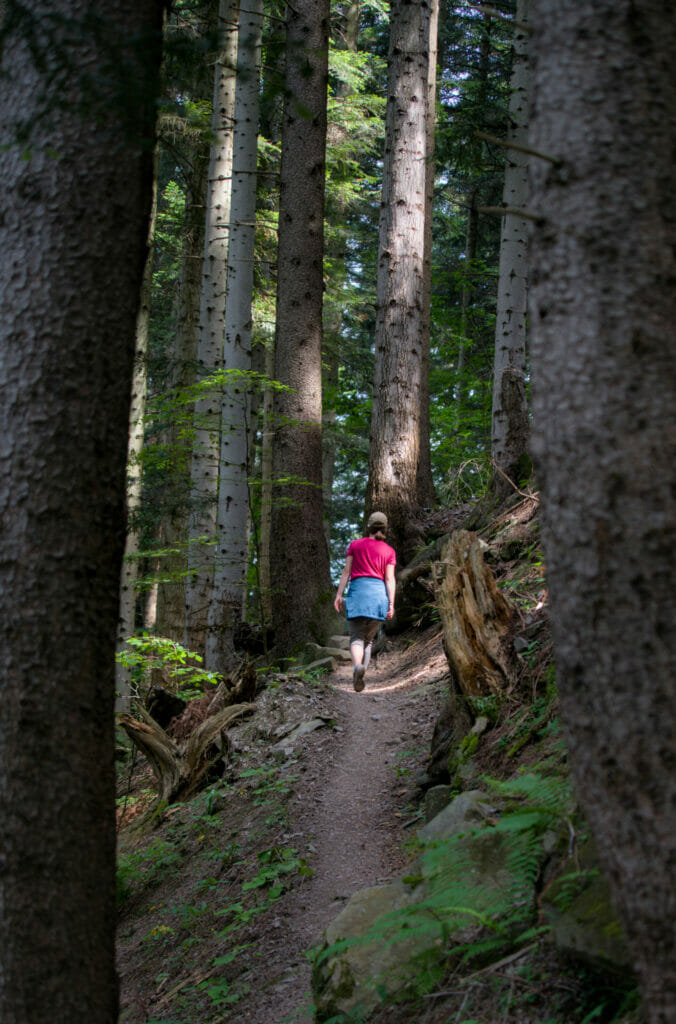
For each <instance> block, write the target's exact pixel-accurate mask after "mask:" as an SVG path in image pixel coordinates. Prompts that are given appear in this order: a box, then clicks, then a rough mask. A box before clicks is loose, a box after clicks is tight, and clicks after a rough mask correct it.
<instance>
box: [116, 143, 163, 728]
mask: <svg viewBox="0 0 676 1024" xmlns="http://www.w3.org/2000/svg"><path fill="white" fill-rule="evenodd" d="M157 167H158V151H157V148H156V149H155V159H154V162H153V186H152V198H151V207H150V218H149V222H148V242H147V255H146V264H145V268H144V271H143V281H142V282H141V305H140V308H139V311H138V315H137V317H136V347H135V350H134V370H133V376H132V386H131V407H130V410H129V441H128V445H127V536H126V539H125V543H124V558H123V560H122V570H121V572H120V614H119V618H118V623H117V652H118V654H119V653H120V652H121V651H122V650H123V649H124V645H125V642H126V640H127V638H128V637H130V636H133V634H134V629H135V626H136V586H135V585H136V580H137V579H138V553H139V551H140V541H141V531H140V529H139V528H138V525H136V524H134V523H133V517H134V515H135V514H136V513H137V512H138V510H139V508H140V506H141V491H142V485H143V477H142V473H141V463H140V456H141V452H142V451H143V440H144V434H145V423H144V417H145V411H146V398H147V395H148V340H149V331H150V302H151V295H152V286H153V262H154V261H153V245H154V241H155V223H156V219H157ZM130 518H131V520H132V524H131V526H130V524H129V519H130ZM130 679H131V673H130V670H129V669H127V668H125V667H124V666H123V665H119V664H117V665H116V666H115V690H116V694H117V699H116V702H115V710H116V711H128V710H129V698H130Z"/></svg>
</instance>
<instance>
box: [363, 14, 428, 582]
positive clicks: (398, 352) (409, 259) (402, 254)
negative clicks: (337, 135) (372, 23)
mask: <svg viewBox="0 0 676 1024" xmlns="http://www.w3.org/2000/svg"><path fill="white" fill-rule="evenodd" d="M429 43H430V3H429V2H428V0H422V2H421V3H418V4H415V3H409V2H407V0H394V2H393V3H392V5H391V14H390V49H389V76H388V90H387V113H386V121H385V156H384V162H383V193H382V203H381V216H380V240H379V259H378V279H377V311H376V335H375V369H374V384H373V406H372V412H371V452H370V460H369V479H368V486H367V499H366V504H367V510H373V509H378V510H380V511H383V512H385V513H386V514H387V516H388V519H389V522H390V537H391V540H392V543H393V544H394V546H395V547H396V548H397V551H398V555H399V558H400V560H401V561H402V562H405V561H407V560H409V559H410V558H411V557H412V554H413V552H414V550H415V547H416V544H417V542H418V541H419V539H420V536H419V532H418V530H417V527H416V524H415V519H416V512H417V510H418V507H419V505H420V501H419V495H418V463H419V461H420V457H421V440H422V437H421V434H422V431H421V403H422V401H423V400H424V393H425V388H424V383H423V375H424V368H425V356H424V352H423V348H424V345H423V340H422V339H423V323H424V316H423V296H424V269H423V263H424V252H425V194H426V169H427V161H426V156H427V134H426V131H427V117H428V112H427V105H428V99H427V97H428V84H427V82H428V67H429Z"/></svg>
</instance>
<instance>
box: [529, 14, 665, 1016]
mask: <svg viewBox="0 0 676 1024" xmlns="http://www.w3.org/2000/svg"><path fill="white" fill-rule="evenodd" d="M532 20H533V26H534V36H533V43H534V51H535V58H536V70H535V100H534V119H533V127H532V136H531V141H532V145H533V146H534V148H535V149H537V150H538V151H540V152H542V153H544V154H547V155H548V156H549V157H551V159H552V160H555V161H556V162H550V161H545V160H535V161H533V163H534V167H533V171H532V174H533V179H534V195H533V198H532V204H533V212H534V213H535V214H536V215H537V217H538V221H537V223H536V227H535V234H534V240H533V258H532V266H533V267H534V270H535V276H534V280H533V289H532V295H531V300H530V315H531V324H532V334H533V343H532V359H533V375H534V385H533V388H534V399H533V408H534V439H533V453H534V456H535V459H536V469H537V473H538V479H539V481H540V483H541V486H542V494H543V505H544V542H545V551H546V558H547V565H548V575H549V583H550V595H551V616H552V630H553V634H554V641H555V650H556V660H557V669H558V678H559V689H560V698H561V711H562V718H563V721H564V724H565V728H566V731H567V735H568V742H569V745H570V750H571V755H572V764H573V768H574V771H575V775H576V778H577V783H578V787H579V795H580V799H581V801H582V803H583V805H584V808H585V812H586V814H587V817H588V819H589V822H590V825H591V827H592V829H593V831H594V834H595V837H596V840H597V843H598V847H599V852H600V855H601V859H602V861H603V864H604V867H605V869H606V872H607V875H608V878H609V881H610V883H611V888H612V891H613V896H614V899H615V902H616V905H617V909H618V911H619V913H620V916H621V918H622V921H623V924H624V927H625V930H626V933H627V938H628V940H629V943H630V946H631V949H632V951H633V956H634V960H635V964H636V966H637V969H638V973H639V978H640V981H641V985H642V990H643V996H644V1001H645V1008H646V1014H647V1019H648V1020H649V1021H650V1024H658V1022H659V1024H666V1022H667V1021H672V1020H673V1019H674V1013H675V1012H676V932H675V931H674V927H673V923H674V919H675V918H676V890H675V889H674V885H673V866H674V862H675V861H676V820H675V815H674V807H675V806H676V792H675V782H674V764H675V762H676V702H675V701H674V679H675V678H676V631H675V630H674V622H676V599H675V596H674V595H675V590H674V553H675V552H676V505H675V500H674V495H675V494H676V430H675V427H674V408H676V348H675V347H674V344H673V336H674V324H675V323H676V290H675V289H674V282H675V280H676V260H675V253H676V193H675V192H674V182H673V169H674V148H675V143H676V129H675V127H674V111H675V110H676V63H675V62H674V52H675V49H676V21H675V20H674V17H673V11H672V10H671V7H670V5H668V4H666V3H664V2H661V0H638V2H636V3H632V4H629V3H616V2H614V0H596V2H595V3H593V4H592V3H589V2H588V3H584V4H580V3H579V2H576V0H557V2H556V3H554V2H549V0H534V3H533V12H532Z"/></svg>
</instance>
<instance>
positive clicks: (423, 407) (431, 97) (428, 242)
mask: <svg viewBox="0 0 676 1024" xmlns="http://www.w3.org/2000/svg"><path fill="white" fill-rule="evenodd" d="M438 34H439V0H430V27H429V48H428V55H427V118H426V121H425V228H424V236H423V237H424V251H423V294H422V314H423V320H422V335H421V339H420V343H421V347H422V363H421V373H420V452H419V455H418V469H417V482H416V488H417V500H418V503H419V504H420V505H422V506H430V505H434V504H435V503H436V494H435V492H434V482H433V480H432V453H431V450H430V431H431V426H430V343H431V337H430V334H431V325H432V221H433V216H434V179H435V163H434V133H435V128H436V121H437V118H436V112H437V38H438Z"/></svg>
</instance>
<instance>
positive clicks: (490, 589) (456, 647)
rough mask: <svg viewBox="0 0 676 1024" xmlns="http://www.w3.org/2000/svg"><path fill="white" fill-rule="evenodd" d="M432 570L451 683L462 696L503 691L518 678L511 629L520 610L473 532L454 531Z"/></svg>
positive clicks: (484, 694) (483, 695)
mask: <svg viewBox="0 0 676 1024" xmlns="http://www.w3.org/2000/svg"><path fill="white" fill-rule="evenodd" d="M435 575H436V579H435V590H436V597H437V606H438V608H439V614H440V615H441V621H442V623H443V627H444V650H445V651H446V657H447V659H448V664H449V666H450V669H451V675H452V677H453V683H454V685H455V686H456V687H457V688H458V689H459V690H460V691H461V692H462V693H463V694H464V695H465V696H466V697H487V696H489V695H490V694H501V693H505V692H506V690H507V689H508V688H509V687H510V686H513V685H514V684H515V683H516V668H517V665H516V655H515V653H514V647H513V645H512V633H513V630H514V629H515V627H516V626H517V625H518V622H519V613H518V612H517V610H516V608H515V607H514V605H512V603H511V602H510V601H509V600H508V599H507V598H506V597H505V595H504V594H503V593H502V592H501V591H500V590H499V589H498V585H497V583H496V582H495V578H494V576H493V573H492V572H491V570H490V568H489V567H488V566H487V565H486V564H485V563H484V556H483V551H482V549H481V541H480V540H479V538H478V537H477V535H476V534H474V533H467V532H466V531H465V530H457V531H456V532H455V533H454V534H452V536H451V538H450V540H448V541H446V543H445V544H444V546H443V548H442V551H441V561H440V562H437V563H436V566H435Z"/></svg>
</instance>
